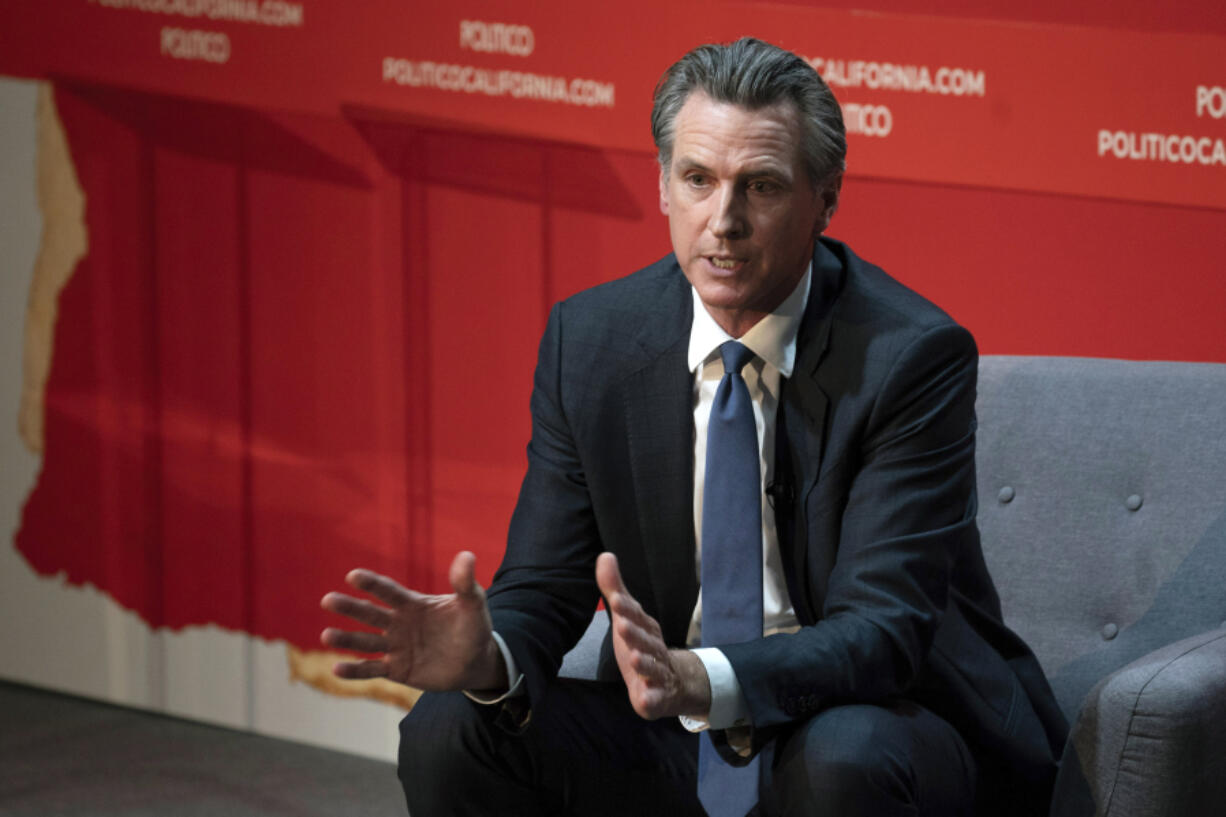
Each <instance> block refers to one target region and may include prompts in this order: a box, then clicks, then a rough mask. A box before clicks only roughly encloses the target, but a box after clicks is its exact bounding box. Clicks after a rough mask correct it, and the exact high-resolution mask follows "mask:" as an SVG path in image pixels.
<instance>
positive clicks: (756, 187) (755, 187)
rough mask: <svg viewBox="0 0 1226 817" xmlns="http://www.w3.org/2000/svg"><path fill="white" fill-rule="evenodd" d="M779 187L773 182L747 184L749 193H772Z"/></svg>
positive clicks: (760, 181) (761, 181) (762, 181)
mask: <svg viewBox="0 0 1226 817" xmlns="http://www.w3.org/2000/svg"><path fill="white" fill-rule="evenodd" d="M777 189H779V186H778V185H776V184H775V183H774V182H769V181H764V180H759V181H755V182H750V183H749V192H751V193H773V192H775V191H776V190H777Z"/></svg>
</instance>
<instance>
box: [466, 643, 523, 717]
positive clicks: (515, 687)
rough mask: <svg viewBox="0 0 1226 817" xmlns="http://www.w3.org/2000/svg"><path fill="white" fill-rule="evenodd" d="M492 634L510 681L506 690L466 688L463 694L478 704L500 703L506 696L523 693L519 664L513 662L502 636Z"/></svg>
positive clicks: (513, 659)
mask: <svg viewBox="0 0 1226 817" xmlns="http://www.w3.org/2000/svg"><path fill="white" fill-rule="evenodd" d="M491 635H493V636H494V643H495V644H497V645H498V651H499V652H500V653H502V660H503V662H504V663H505V664H506V667H507V681H509V682H510V687H509V688H508V689H507V691H506V692H498V691H497V690H492V689H466V690H464V694H465V695H467V696H468V699H469V700H471V701H476V702H477V703H479V704H500V703H502V702H503V701H505V700H507V699H508V698H517V697H519V696H520V695H523V694H524V676H523V674H522V673H521V672H520V671H519V666H518V665H517V664H516V663H515V657H514V656H513V655H511V651H510V650H509V649H507V642H505V641H503V640H502V636H500V635H498V633H491Z"/></svg>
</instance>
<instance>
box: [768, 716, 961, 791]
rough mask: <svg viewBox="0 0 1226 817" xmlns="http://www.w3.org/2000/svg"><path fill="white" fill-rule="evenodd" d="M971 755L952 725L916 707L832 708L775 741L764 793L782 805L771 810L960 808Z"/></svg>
mask: <svg viewBox="0 0 1226 817" xmlns="http://www.w3.org/2000/svg"><path fill="white" fill-rule="evenodd" d="M968 761H969V756H968V755H966V753H965V747H964V745H963V744H962V742H961V738H959V737H958V736H957V733H956V732H955V731H954V730H953V729H952V727H950V726H949V725H948V724H946V723H945V722H944V721H941V720H940V719H939V718H936V716H934V715H932V713H930V712H927V711H926V710H923V709H922V708H920V707H918V706H915V705H913V704H910V703H907V702H901V703H898V704H896V705H893V706H891V707H881V706H873V705H867V704H863V705H861V704H856V705H848V706H840V707H833V708H831V709H828V710H825V711H824V712H821V713H819V714H818V715H816V716H814V717H813V718H812V719H810V720H809V721H808V722H807V723H805V724H803V725H802V726H800V727H798V728H797V730H796V731H795V732H794V733H793V734H792V735H790V736H789V737H787V738H786V739H783V740H782V741H781V742H780V744H779V745H778V746H777V748H776V754H775V757H774V758H773V763H772V764H771V766H772V769H771V783H770V788H771V789H772V791H771V792H769V793H764V801H765V802H769V803H772V804H773V805H775V806H776V807H775V808H768V809H766V813H768V814H779V815H787V814H791V813H796V814H802V813H803V814H811V813H821V814H838V815H855V814H865V815H870V814H871V815H894V814H899V815H916V814H958V813H962V811H963V809H962V806H961V805H960V804H961V803H965V804H967V805H968V806H969V802H970V800H969V792H970V791H972V789H973V772H972V771H971V770H970V769H969V768H968V767H967V765H966V763H967V762H968ZM814 807H819V808H820V809H821V811H819V812H813V811H811V809H812V808H814Z"/></svg>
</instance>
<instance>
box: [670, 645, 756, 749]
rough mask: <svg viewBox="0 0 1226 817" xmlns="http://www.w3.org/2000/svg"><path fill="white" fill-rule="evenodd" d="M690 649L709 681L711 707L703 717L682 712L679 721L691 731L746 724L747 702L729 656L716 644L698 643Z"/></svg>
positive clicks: (747, 718)
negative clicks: (697, 646) (702, 645)
mask: <svg viewBox="0 0 1226 817" xmlns="http://www.w3.org/2000/svg"><path fill="white" fill-rule="evenodd" d="M691 652H693V653H694V655H695V656H697V657H698V660H699V661H701V662H702V666H703V669H705V670H706V671H707V679H708V680H709V681H710V682H711V710H710V711H709V712H708V713H707V716H706V717H705V718H704V717H701V716H693V715H682V716H681V725H682V726H684V727H685V728H686V729H688V730H689V731H691V732H701V731H703V730H704V729H732V728H735V727H742V726H749V705H748V704H747V703H745V696H744V695H743V694H741V683H740V681H738V680H737V679H736V673H735V672H733V670H732V664H731V662H729V661H728V657H727V656H726V655H724V653H723V651H722V650H720V649H719V648H717V647H699V648H697V649H694V650H691Z"/></svg>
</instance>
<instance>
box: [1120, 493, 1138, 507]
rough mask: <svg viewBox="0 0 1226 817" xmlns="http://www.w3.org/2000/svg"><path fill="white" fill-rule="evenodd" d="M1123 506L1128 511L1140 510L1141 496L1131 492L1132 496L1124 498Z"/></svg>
mask: <svg viewBox="0 0 1226 817" xmlns="http://www.w3.org/2000/svg"><path fill="white" fill-rule="evenodd" d="M1124 507H1125V508H1127V509H1128V510H1130V511H1136V510H1140V508H1141V497H1140V496H1139V495H1138V494H1133V495H1132V496H1130V497H1128V498H1127V499H1125V500H1124Z"/></svg>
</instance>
